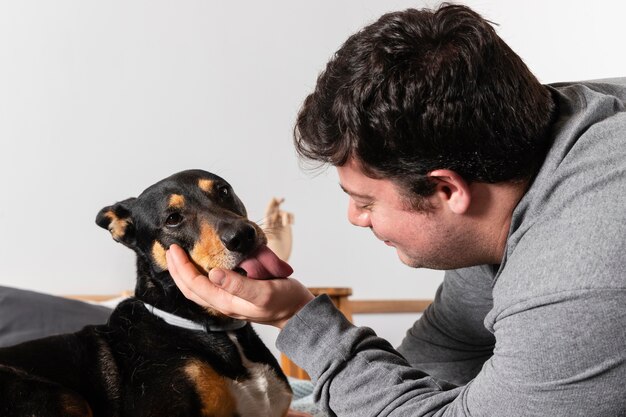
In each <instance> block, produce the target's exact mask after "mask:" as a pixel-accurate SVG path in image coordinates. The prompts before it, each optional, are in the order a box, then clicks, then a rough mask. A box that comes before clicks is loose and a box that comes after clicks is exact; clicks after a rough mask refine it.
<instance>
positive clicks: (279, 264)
mask: <svg viewBox="0 0 626 417" xmlns="http://www.w3.org/2000/svg"><path fill="white" fill-rule="evenodd" d="M239 267H240V268H241V269H243V270H244V271H246V273H247V274H248V278H256V279H263V278H275V277H276V278H284V277H288V276H289V275H291V274H292V273H293V269H292V268H291V266H289V264H288V263H287V262H285V261H283V260H281V259H280V258H279V257H278V256H276V254H275V253H274V252H272V250H271V249H270V248H268V247H267V246H265V245H263V246H262V247H261V248H260V249H259V250H258V251H256V252H255V253H254V254H253V255H252V256H251V257H250V258H248V259H246V260H245V261H243V262H242V263H241V264H240V265H239Z"/></svg>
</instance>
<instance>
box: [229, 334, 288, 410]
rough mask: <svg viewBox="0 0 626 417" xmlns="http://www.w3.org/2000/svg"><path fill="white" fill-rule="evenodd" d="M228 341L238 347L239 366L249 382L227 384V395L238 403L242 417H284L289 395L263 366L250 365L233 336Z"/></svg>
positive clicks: (284, 386)
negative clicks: (244, 368)
mask: <svg viewBox="0 0 626 417" xmlns="http://www.w3.org/2000/svg"><path fill="white" fill-rule="evenodd" d="M227 334H228V337H229V338H230V340H232V342H233V343H234V344H235V346H237V350H238V351H239V355H240V356H241V362H242V363H243V365H244V366H245V367H246V368H247V369H248V371H249V372H250V378H249V379H246V380H241V381H234V380H230V391H231V392H232V393H233V396H234V397H235V401H236V403H237V412H238V413H239V415H240V416H241V417H258V416H267V417H283V416H284V415H285V412H286V411H287V409H288V408H289V404H291V392H289V390H288V388H287V386H286V385H285V382H284V381H282V380H281V379H279V378H278V377H277V376H276V372H275V371H274V370H273V369H272V368H271V367H270V366H269V365H266V364H264V363H257V362H252V361H250V360H249V359H248V358H247V357H246V355H244V353H243V349H242V348H241V345H240V344H239V342H238V341H237V337H236V336H235V334H234V333H233V332H228V333H227Z"/></svg>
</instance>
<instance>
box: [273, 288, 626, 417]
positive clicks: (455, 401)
mask: <svg viewBox="0 0 626 417" xmlns="http://www.w3.org/2000/svg"><path fill="white" fill-rule="evenodd" d="M624 296H625V292H624V291H598V290H591V289H590V290H581V291H578V292H574V293H569V292H568V293H557V294H552V295H550V296H546V298H543V299H536V300H533V302H532V303H530V304H524V303H521V304H519V305H515V306H511V309H510V310H508V311H506V312H505V313H503V314H501V316H500V317H498V319H497V321H496V323H495V326H494V329H495V332H496V338H497V340H498V343H497V345H496V348H495V350H494V355H493V356H492V357H491V358H490V359H489V360H487V361H486V362H485V364H484V366H483V368H482V370H481V371H480V372H479V373H478V375H477V376H476V378H475V379H474V380H472V381H470V382H469V383H468V384H467V385H464V386H460V387H455V386H453V385H451V384H449V383H446V382H443V381H441V380H438V379H436V378H434V377H432V376H429V375H427V374H425V373H424V372H422V371H420V370H417V369H415V368H413V367H411V366H410V365H409V364H408V363H407V362H406V360H405V359H404V358H403V357H402V355H400V354H399V353H398V352H397V351H395V350H394V349H393V348H392V347H391V346H390V345H389V344H388V343H387V342H386V341H384V340H382V339H380V338H378V337H376V335H375V333H374V332H373V331H372V330H371V329H368V328H364V327H355V326H353V325H352V324H351V323H350V322H348V321H347V320H346V319H345V318H344V317H343V316H342V315H341V313H340V312H339V311H338V310H337V309H336V308H335V307H334V306H333V304H332V302H331V301H330V299H329V298H327V297H325V296H320V297H317V298H316V299H315V300H313V301H312V302H310V303H309V304H308V305H307V306H305V307H304V308H303V309H302V310H301V311H300V312H299V313H298V314H297V315H296V316H294V317H293V318H292V319H291V320H289V322H288V323H287V325H286V326H285V328H284V329H283V330H282V331H281V333H280V334H279V337H278V339H277V346H278V348H279V349H280V350H281V351H283V352H285V353H286V354H287V356H289V357H290V358H292V359H293V360H294V362H295V363H296V364H298V365H299V366H301V367H302V368H304V369H305V370H306V371H307V372H308V373H309V375H310V376H311V378H312V380H313V382H315V383H316V388H315V399H316V401H317V402H318V404H319V405H320V406H321V407H322V408H323V409H324V410H325V411H326V412H327V413H328V415H329V416H341V417H369V416H372V417H373V416H379V417H380V416H390V417H419V416H447V417H451V416H455V417H460V416H473V417H478V416H493V417H501V416H507V417H522V416H523V417H529V416H538V417H539V416H541V417H545V416H555V417H557V416H563V417H565V416H568V417H570V416H585V417H589V416H598V417H600V416H617V415H624V413H625V412H626V396H625V395H624V388H623V381H624V380H626V349H624V348H623V347H624V345H625V344H626V336H625V335H626V328H625V327H624V326H621V327H620V326H617V327H616V326H615V323H626V303H624Z"/></svg>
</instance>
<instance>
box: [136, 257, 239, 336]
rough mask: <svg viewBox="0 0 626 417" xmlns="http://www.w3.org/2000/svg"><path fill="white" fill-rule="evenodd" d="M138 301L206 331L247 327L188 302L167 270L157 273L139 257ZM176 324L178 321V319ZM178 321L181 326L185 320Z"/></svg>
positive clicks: (237, 321)
mask: <svg viewBox="0 0 626 417" xmlns="http://www.w3.org/2000/svg"><path fill="white" fill-rule="evenodd" d="M135 298H137V299H138V300H140V301H142V302H143V303H144V304H145V305H147V306H151V307H152V308H153V309H157V310H158V311H162V312H163V313H165V314H169V315H172V316H175V317H177V318H178V319H181V320H185V321H187V322H188V323H194V324H195V325H197V326H198V327H202V328H203V329H205V330H207V329H208V330H210V329H229V328H231V327H237V326H239V327H243V325H245V324H246V322H243V325H242V324H241V321H240V320H235V319H233V318H230V317H227V316H222V315H215V314H211V313H209V312H208V311H207V310H206V309H204V308H203V307H201V306H199V305H197V304H196V303H194V302H193V301H190V300H188V299H187V298H185V296H184V295H183V294H182V293H181V292H180V290H179V289H178V287H177V286H176V284H174V280H173V279H172V277H171V275H170V274H169V272H168V271H155V270H154V269H153V268H152V266H151V265H150V263H149V262H146V261H145V260H144V259H142V257H141V256H138V257H137V285H136V286H135ZM174 321H177V322H178V320H174ZM179 322H181V323H182V321H179ZM179 327H181V326H179ZM182 327H184V326H182ZM192 327H193V326H192Z"/></svg>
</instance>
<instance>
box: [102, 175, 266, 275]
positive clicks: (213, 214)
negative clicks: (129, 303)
mask: <svg viewBox="0 0 626 417" xmlns="http://www.w3.org/2000/svg"><path fill="white" fill-rule="evenodd" d="M96 223H97V224H98V225H99V226H100V227H103V228H105V229H108V230H109V231H110V232H111V235H112V236H113V239H115V240H116V241H118V242H120V243H123V244H124V245H126V246H128V247H130V248H131V249H133V250H134V251H135V252H137V255H138V256H139V257H140V258H143V259H144V260H145V261H148V262H149V264H150V266H151V267H152V268H153V270H154V271H155V272H162V271H165V270H167V262H166V260H165V251H166V250H167V248H169V246H170V245H172V244H177V245H179V246H181V247H182V248H183V249H185V250H186V251H187V253H188V254H189V257H190V258H191V260H192V261H193V262H194V263H195V264H196V266H197V267H198V268H199V269H200V270H202V271H203V272H204V273H208V271H209V270H210V269H211V268H216V267H219V268H226V269H235V268H236V267H237V265H239V263H241V261H243V260H244V259H245V258H247V257H248V256H249V255H250V254H251V253H252V252H254V251H255V250H256V249H257V248H258V247H259V246H261V245H263V244H265V243H266V241H267V239H266V237H265V234H264V233H263V231H262V230H261V228H260V227H259V226H258V225H257V224H255V223H253V222H251V221H249V220H248V218H247V214H246V209H245V207H244V205H243V204H242V202H241V200H239V198H238V197H237V196H236V195H235V193H234V191H233V189H232V187H231V186H230V184H228V183H227V182H226V181H225V180H224V179H222V178H220V177H218V176H217V175H214V174H212V173H209V172H206V171H201V170H189V171H183V172H179V173H177V174H174V175H172V176H170V177H168V178H165V179H164V180H162V181H159V182H157V183H156V184H154V185H152V186H151V187H149V188H147V189H146V190H145V191H144V192H143V193H141V195H139V197H137V198H129V199H127V200H124V201H120V202H118V203H116V204H113V205H112V206H107V207H105V208H103V209H102V210H100V212H99V213H98V216H97V217H96Z"/></svg>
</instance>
